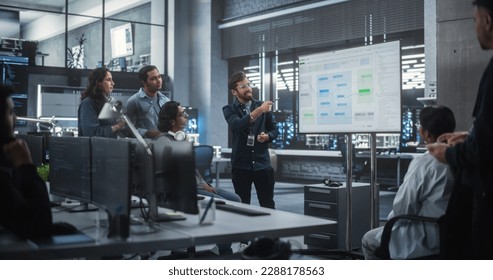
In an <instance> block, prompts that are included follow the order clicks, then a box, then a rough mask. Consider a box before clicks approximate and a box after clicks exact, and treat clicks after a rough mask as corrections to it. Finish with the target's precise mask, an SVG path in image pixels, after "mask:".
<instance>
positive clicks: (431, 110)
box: [419, 106, 455, 139]
mask: <svg viewBox="0 0 493 280" xmlns="http://www.w3.org/2000/svg"><path fill="white" fill-rule="evenodd" d="M419 122H420V125H421V128H422V129H423V131H428V133H429V136H431V137H433V138H434V139H437V138H438V136H440V135H442V134H444V133H447V132H453V131H454V130H455V117H454V113H453V112H452V110H450V108H448V107H445V106H427V107H424V108H423V109H422V110H421V112H420V113H419Z"/></svg>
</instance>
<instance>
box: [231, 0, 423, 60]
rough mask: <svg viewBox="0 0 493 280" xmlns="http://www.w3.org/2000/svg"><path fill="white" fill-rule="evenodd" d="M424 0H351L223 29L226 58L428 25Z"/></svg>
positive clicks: (409, 29) (396, 31) (397, 31)
mask: <svg viewBox="0 0 493 280" xmlns="http://www.w3.org/2000/svg"><path fill="white" fill-rule="evenodd" d="M423 26H424V3H423V0H351V1H348V2H343V3H339V4H333V5H329V6H324V7H320V8H316V9H311V10H306V11H301V12H295V13H291V14H288V15H283V16H278V17H274V18H271V19H266V20H261V21H257V22H252V23H246V24H242V25H238V26H233V27H229V28H225V29H223V30H222V47H223V58H232V57H239V56H245V55H251V54H257V53H260V52H270V51H275V50H285V49H291V48H298V47H309V46H316V45H320V44H325V43H334V42H344V41H347V40H353V39H359V38H364V37H368V36H370V35H372V36H378V35H383V34H391V33H399V32H405V31H411V30H419V29H423V28H424V27H423Z"/></svg>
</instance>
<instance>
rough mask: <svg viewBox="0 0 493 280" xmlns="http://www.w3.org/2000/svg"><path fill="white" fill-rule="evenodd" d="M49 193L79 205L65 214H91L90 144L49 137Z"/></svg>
mask: <svg viewBox="0 0 493 280" xmlns="http://www.w3.org/2000/svg"><path fill="white" fill-rule="evenodd" d="M49 177H50V193H51V194H54V195H58V196H62V197H66V198H70V199H75V200H78V201H79V202H81V205H80V207H70V208H69V209H68V210H69V211H87V210H95V209H94V208H89V206H88V204H89V203H90V202H91V140H90V138H89V137H53V136H52V137H50V175H49Z"/></svg>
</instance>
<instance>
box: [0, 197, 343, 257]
mask: <svg viewBox="0 0 493 280" xmlns="http://www.w3.org/2000/svg"><path fill="white" fill-rule="evenodd" d="M228 204H236V205H238V206H241V207H248V208H254V209H258V210H261V211H266V212H269V213H271V215H266V216H257V217H249V216H243V215H239V214H235V213H230V212H225V211H221V210H216V220H215V222H214V224H212V225H199V224H198V216H197V215H187V214H185V216H186V217H187V219H186V220H183V221H174V222H162V223H159V224H157V225H155V229H156V230H154V231H153V232H149V227H148V225H132V226H131V229H130V232H131V233H130V237H129V238H128V239H127V240H124V241H123V240H115V239H108V238H106V237H100V236H102V235H103V234H102V230H101V228H100V227H97V226H96V223H97V220H98V217H100V216H99V215H100V214H101V212H98V211H95V212H81V213H68V212H61V211H58V210H54V211H53V218H54V221H55V222H57V221H66V222H70V223H71V224H73V225H75V226H76V227H77V228H78V229H79V230H80V231H82V232H83V233H85V234H87V235H88V236H90V237H92V238H94V240H95V242H89V243H74V244H64V245H46V246H38V245H36V244H34V243H33V242H31V241H24V242H21V243H19V241H16V242H17V243H16V244H15V245H14V244H12V246H2V247H1V248H0V258H2V259H6V258H7V259H26V258H27V259H62V258H78V257H84V258H100V257H102V256H108V255H121V254H126V253H137V252H146V251H157V250H166V249H168V250H169V249H176V248H186V247H192V246H196V245H205V244H214V243H217V242H224V243H227V242H236V241H244V240H251V239H254V238H256V237H259V236H269V237H285V236H297V235H303V234H307V233H313V232H320V231H322V232H323V231H327V227H328V226H330V225H332V224H335V223H336V222H334V221H331V220H325V219H320V218H316V217H311V216H304V215H300V214H294V213H289V212H285V211H279V210H272V209H266V208H260V207H257V206H251V205H245V204H241V203H234V202H229V201H228ZM134 211H135V212H134V213H135V214H134V215H137V213H138V211H139V210H138V209H137V210H134ZM160 211H165V209H160ZM21 245H22V246H21Z"/></svg>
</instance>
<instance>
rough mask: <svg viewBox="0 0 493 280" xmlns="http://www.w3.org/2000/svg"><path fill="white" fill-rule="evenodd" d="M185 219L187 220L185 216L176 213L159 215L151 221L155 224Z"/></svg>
mask: <svg viewBox="0 0 493 280" xmlns="http://www.w3.org/2000/svg"><path fill="white" fill-rule="evenodd" d="M186 219H187V218H186V217H185V216H183V215H180V214H178V213H177V212H169V213H159V214H158V215H157V216H156V217H154V218H153V220H154V221H156V222H172V221H180V220H186Z"/></svg>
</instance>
